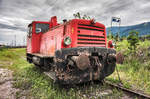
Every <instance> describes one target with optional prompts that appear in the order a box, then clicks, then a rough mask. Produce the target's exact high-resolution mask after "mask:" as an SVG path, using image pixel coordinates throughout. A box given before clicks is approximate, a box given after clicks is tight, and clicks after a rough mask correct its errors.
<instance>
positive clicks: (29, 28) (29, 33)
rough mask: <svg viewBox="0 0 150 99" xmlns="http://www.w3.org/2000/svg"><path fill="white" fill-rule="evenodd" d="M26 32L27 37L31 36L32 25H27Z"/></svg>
mask: <svg viewBox="0 0 150 99" xmlns="http://www.w3.org/2000/svg"><path fill="white" fill-rule="evenodd" d="M27 33H28V37H31V36H32V25H30V26H29V27H28V30H27Z"/></svg>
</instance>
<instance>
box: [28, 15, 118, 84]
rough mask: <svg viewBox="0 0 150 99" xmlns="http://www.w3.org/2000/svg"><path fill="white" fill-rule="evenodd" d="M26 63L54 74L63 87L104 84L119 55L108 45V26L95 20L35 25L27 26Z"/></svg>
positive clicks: (54, 20)
mask: <svg viewBox="0 0 150 99" xmlns="http://www.w3.org/2000/svg"><path fill="white" fill-rule="evenodd" d="M28 30H29V31H28V36H27V54H26V55H27V61H28V62H30V63H33V64H35V65H37V66H39V67H41V68H44V70H47V71H48V72H49V73H50V74H51V76H50V77H51V78H52V79H53V80H55V81H56V82H58V83H61V84H77V83H82V82H87V81H91V80H103V79H104V78H105V77H106V76H108V75H110V74H112V73H113V72H114V69H115V66H116V51H115V49H113V44H112V42H109V43H108V47H107V36H106V29H105V26H104V25H103V24H101V23H98V22H95V21H94V20H85V19H72V20H69V21H67V20H63V23H62V24H58V23H57V17H56V16H54V17H52V18H51V20H50V22H41V21H33V22H32V23H31V24H29V25H28Z"/></svg>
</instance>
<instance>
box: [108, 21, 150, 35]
mask: <svg viewBox="0 0 150 99" xmlns="http://www.w3.org/2000/svg"><path fill="white" fill-rule="evenodd" d="M110 29H111V27H108V28H107V29H106V31H107V35H108V33H109V31H110ZM132 30H136V31H138V32H139V36H143V35H150V22H145V23H142V24H137V25H132V26H121V27H120V36H128V33H129V32H130V31H132ZM111 32H112V34H113V35H116V34H117V32H119V27H117V26H115V27H112V29H111Z"/></svg>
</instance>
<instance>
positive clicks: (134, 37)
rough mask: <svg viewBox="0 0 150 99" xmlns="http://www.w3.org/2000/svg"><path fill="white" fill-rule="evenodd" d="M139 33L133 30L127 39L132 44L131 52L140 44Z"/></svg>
mask: <svg viewBox="0 0 150 99" xmlns="http://www.w3.org/2000/svg"><path fill="white" fill-rule="evenodd" d="M138 34H139V32H137V31H135V30H133V31H131V32H129V36H128V37H127V41H128V43H129V44H130V46H129V47H128V48H129V49H130V50H134V51H135V49H136V48H137V45H138V42H139V37H138Z"/></svg>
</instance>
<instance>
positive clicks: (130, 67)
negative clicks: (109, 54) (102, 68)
mask: <svg viewBox="0 0 150 99" xmlns="http://www.w3.org/2000/svg"><path fill="white" fill-rule="evenodd" d="M128 46H129V44H128V42H127V41H126V40H124V41H123V42H119V43H118V47H117V51H118V52H119V51H120V52H122V53H123V54H124V56H125V60H124V63H123V64H121V65H120V64H117V68H118V71H119V75H120V78H121V81H122V82H123V85H124V86H125V87H126V88H131V89H135V90H142V91H143V92H145V93H147V94H149V95H150V56H149V54H148V53H149V51H148V48H149V47H150V41H148V40H146V41H144V42H139V46H138V48H137V51H136V53H131V51H130V50H128ZM107 79H108V80H110V81H112V82H115V83H118V82H119V80H118V75H117V72H116V71H115V72H114V73H113V74H112V75H111V76H109V77H107Z"/></svg>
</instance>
